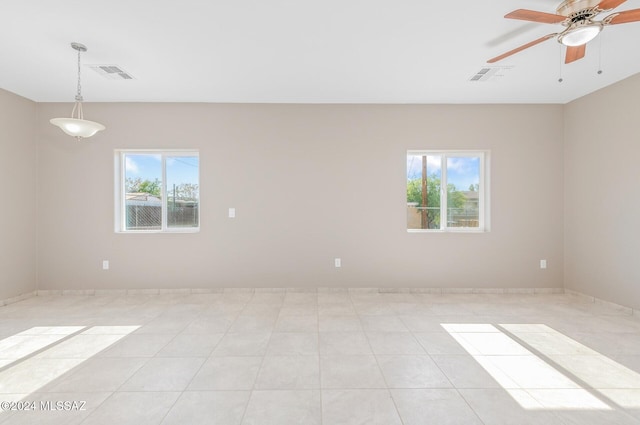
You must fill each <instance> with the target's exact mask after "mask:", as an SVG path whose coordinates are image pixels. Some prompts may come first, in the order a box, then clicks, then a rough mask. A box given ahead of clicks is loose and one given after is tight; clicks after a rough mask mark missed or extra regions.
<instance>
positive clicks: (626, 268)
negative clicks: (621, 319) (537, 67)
mask: <svg viewBox="0 0 640 425" xmlns="http://www.w3.org/2000/svg"><path fill="white" fill-rule="evenodd" d="M639 93H640V74H638V75H635V76H634V77H631V78H629V79H627V80H625V81H622V82H620V83H618V84H615V85H613V86H610V87H608V88H605V89H603V90H600V91H599V92H596V93H593V94H591V95H589V96H586V97H584V98H582V99H579V100H576V101H574V102H572V103H570V104H568V105H566V107H565V117H566V127H565V285H566V287H567V288H569V289H573V290H577V291H580V292H584V293H587V294H589V295H593V296H595V297H598V298H602V299H605V300H608V301H613V302H615V303H619V304H622V305H626V306H630V307H634V308H640V266H639V262H638V258H639V255H640V190H639V187H640V166H639V163H640V134H639V132H638V122H639V121H640V107H639V106H638V94H639Z"/></svg>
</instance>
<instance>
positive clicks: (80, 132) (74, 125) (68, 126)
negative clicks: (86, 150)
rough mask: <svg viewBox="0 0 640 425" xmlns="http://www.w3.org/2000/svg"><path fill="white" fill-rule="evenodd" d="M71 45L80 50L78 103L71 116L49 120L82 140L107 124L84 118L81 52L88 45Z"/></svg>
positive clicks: (84, 50)
mask: <svg viewBox="0 0 640 425" xmlns="http://www.w3.org/2000/svg"><path fill="white" fill-rule="evenodd" d="M71 47H72V48H73V49H74V50H77V51H78V93H77V94H76V103H75V104H74V105H73V110H72V111H71V118H53V119H51V120H50V121H49V122H50V123H51V124H53V125H55V126H58V127H60V128H61V129H62V131H64V132H65V133H67V134H68V135H69V136H73V137H75V138H76V139H78V140H80V139H81V138H83V137H91V136H93V135H94V134H96V133H97V132H98V131H102V130H104V129H105V126H104V125H102V124H100V123H97V122H94V121H89V120H85V119H84V114H83V113H82V85H81V84H80V53H82V52H86V51H87V47H86V46H85V45H84V44H80V43H71Z"/></svg>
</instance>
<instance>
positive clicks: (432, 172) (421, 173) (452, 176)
mask: <svg viewBox="0 0 640 425" xmlns="http://www.w3.org/2000/svg"><path fill="white" fill-rule="evenodd" d="M488 162H489V153H488V152H486V151H408V152H407V230H409V231H487V230H489V216H488V211H489V208H488V204H489V202H488V199H489V196H488V193H489V184H488V182H489V179H488V172H487V170H488V166H487V164H488Z"/></svg>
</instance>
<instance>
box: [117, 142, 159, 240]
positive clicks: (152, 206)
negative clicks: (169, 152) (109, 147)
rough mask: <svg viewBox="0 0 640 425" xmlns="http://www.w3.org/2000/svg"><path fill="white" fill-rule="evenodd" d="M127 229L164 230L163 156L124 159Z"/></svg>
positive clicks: (130, 156) (135, 155) (131, 156)
mask: <svg viewBox="0 0 640 425" xmlns="http://www.w3.org/2000/svg"><path fill="white" fill-rule="evenodd" d="M124 165H125V167H124V168H125V170H124V186H125V220H126V230H157V229H161V228H162V160H161V157H160V155H145V154H126V155H125V157H124Z"/></svg>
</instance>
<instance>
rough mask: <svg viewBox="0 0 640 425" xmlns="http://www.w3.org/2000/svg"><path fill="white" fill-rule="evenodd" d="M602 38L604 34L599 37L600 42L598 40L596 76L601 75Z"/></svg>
mask: <svg viewBox="0 0 640 425" xmlns="http://www.w3.org/2000/svg"><path fill="white" fill-rule="evenodd" d="M603 38H604V34H602V35H601V36H600V40H598V75H601V74H602V39H603Z"/></svg>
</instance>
